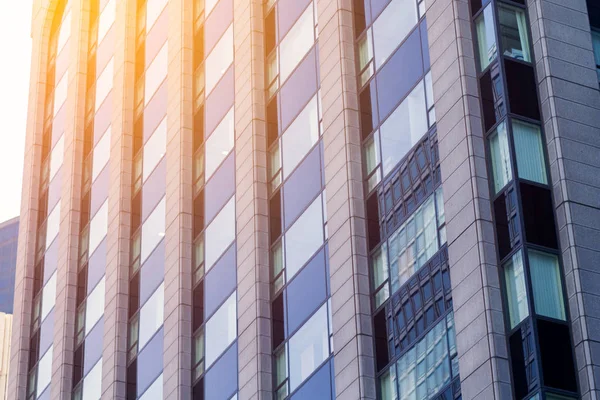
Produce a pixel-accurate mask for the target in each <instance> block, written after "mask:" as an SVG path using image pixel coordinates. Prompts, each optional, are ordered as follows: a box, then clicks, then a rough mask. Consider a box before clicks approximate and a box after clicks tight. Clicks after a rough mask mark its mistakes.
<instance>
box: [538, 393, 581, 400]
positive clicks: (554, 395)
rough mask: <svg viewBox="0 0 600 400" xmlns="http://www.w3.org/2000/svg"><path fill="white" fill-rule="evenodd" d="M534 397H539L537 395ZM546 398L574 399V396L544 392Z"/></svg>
mask: <svg viewBox="0 0 600 400" xmlns="http://www.w3.org/2000/svg"><path fill="white" fill-rule="evenodd" d="M535 397H537V398H539V396H538V395H536V396H535ZM546 400H575V398H574V397H567V396H561V395H560V394H554V393H546Z"/></svg>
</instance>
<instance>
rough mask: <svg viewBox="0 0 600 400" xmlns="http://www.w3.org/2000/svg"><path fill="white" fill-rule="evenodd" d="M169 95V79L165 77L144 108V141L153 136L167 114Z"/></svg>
mask: <svg viewBox="0 0 600 400" xmlns="http://www.w3.org/2000/svg"><path fill="white" fill-rule="evenodd" d="M167 97H168V96H167V81H166V79H165V81H164V82H163V83H162V84H161V85H160V87H159V88H158V90H157V91H156V94H155V95H154V97H152V100H150V102H149V103H148V105H147V106H146V108H145V109H144V129H143V130H144V143H145V142H146V140H148V138H150V136H152V133H154V131H155V130H156V128H157V127H158V125H159V124H160V123H161V121H162V120H163V118H164V117H165V115H166V114H167Z"/></svg>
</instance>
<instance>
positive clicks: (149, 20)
mask: <svg viewBox="0 0 600 400" xmlns="http://www.w3.org/2000/svg"><path fill="white" fill-rule="evenodd" d="M166 4H167V0H148V2H147V3H146V32H150V29H151V28H152V25H154V23H155V22H156V19H157V18H158V17H159V15H160V14H161V13H162V10H163V9H164V8H165V5H166Z"/></svg>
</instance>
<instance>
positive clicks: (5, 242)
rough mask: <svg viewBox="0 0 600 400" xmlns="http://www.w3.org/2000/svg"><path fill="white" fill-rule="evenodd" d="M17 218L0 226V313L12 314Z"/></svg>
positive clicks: (17, 234)
mask: <svg viewBox="0 0 600 400" xmlns="http://www.w3.org/2000/svg"><path fill="white" fill-rule="evenodd" d="M18 238H19V218H18V217H17V218H13V219H11V220H9V221H6V222H3V223H1V224H0V312H3V313H6V314H12V313H13V299H14V295H15V269H16V265H17V241H18Z"/></svg>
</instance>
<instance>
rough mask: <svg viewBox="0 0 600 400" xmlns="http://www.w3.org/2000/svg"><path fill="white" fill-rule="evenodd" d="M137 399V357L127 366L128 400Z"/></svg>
mask: <svg viewBox="0 0 600 400" xmlns="http://www.w3.org/2000/svg"><path fill="white" fill-rule="evenodd" d="M136 399H137V359H135V360H133V361H132V362H131V364H129V366H127V400H136Z"/></svg>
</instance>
